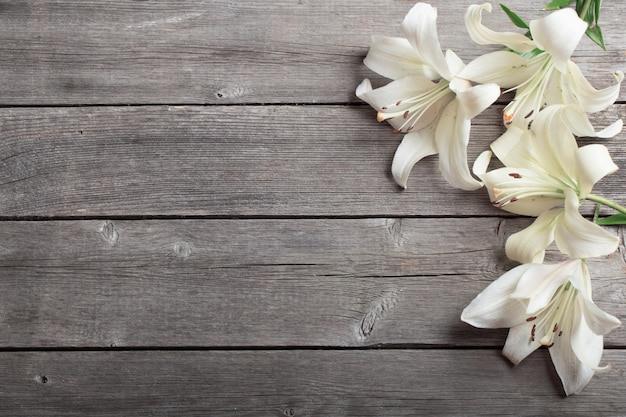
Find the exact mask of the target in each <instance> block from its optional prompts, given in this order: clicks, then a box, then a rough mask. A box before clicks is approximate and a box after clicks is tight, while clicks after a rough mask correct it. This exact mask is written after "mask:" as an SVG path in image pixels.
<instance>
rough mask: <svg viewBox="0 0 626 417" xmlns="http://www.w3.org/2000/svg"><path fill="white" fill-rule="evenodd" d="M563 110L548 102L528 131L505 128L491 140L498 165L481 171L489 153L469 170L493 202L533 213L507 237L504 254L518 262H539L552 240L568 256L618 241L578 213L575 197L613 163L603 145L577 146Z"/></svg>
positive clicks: (589, 253) (604, 251)
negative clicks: (526, 224)
mask: <svg viewBox="0 0 626 417" xmlns="http://www.w3.org/2000/svg"><path fill="white" fill-rule="evenodd" d="M569 112H574V113H576V112H575V109H574V110H572V109H571V108H568V107H566V106H557V105H553V106H549V107H547V108H546V109H544V110H542V111H541V112H540V113H539V115H538V116H537V118H536V119H535V121H534V122H533V124H532V126H531V128H530V129H521V128H519V127H517V126H512V127H510V128H509V129H507V131H506V132H505V133H504V134H503V135H502V136H501V137H500V138H499V139H497V140H496V141H495V142H494V143H492V144H491V149H492V150H493V152H494V153H495V154H496V156H497V157H498V159H499V160H500V161H501V162H502V163H503V164H504V165H505V167H504V168H498V169H495V170H492V171H489V172H486V169H487V165H488V163H489V159H490V155H491V152H490V151H486V153H483V154H482V155H481V157H479V158H478V159H477V161H476V163H475V164H474V173H475V174H476V175H477V176H478V177H479V178H480V179H481V180H482V181H483V182H484V184H485V187H486V188H487V190H488V192H489V196H490V198H491V202H492V204H493V205H494V206H496V207H498V208H501V209H503V210H506V211H509V212H511V213H516V214H521V215H526V216H538V217H537V220H535V222H534V223H533V224H532V225H531V226H530V227H529V228H527V229H525V230H522V231H521V232H518V233H516V234H513V235H512V236H510V237H509V239H508V240H507V243H506V248H505V249H506V253H507V256H508V257H509V258H511V259H513V260H516V261H518V262H520V263H529V262H542V261H543V257H544V253H545V249H546V247H547V246H548V245H549V244H550V243H551V242H552V241H556V244H557V247H558V248H559V250H560V251H561V252H563V253H565V254H567V255H569V256H571V257H574V258H590V257H596V256H604V255H608V254H610V253H612V252H614V251H615V250H616V249H617V245H618V243H619V238H618V237H617V236H615V235H613V234H611V233H609V232H607V231H606V230H604V229H603V228H602V227H600V226H598V225H596V224H594V223H592V222H590V221H588V220H586V219H584V218H583V217H582V216H581V215H580V213H579V212H578V206H579V204H580V203H579V200H583V199H584V198H585V197H586V196H587V195H588V194H589V193H590V192H591V189H592V188H593V185H594V184H595V183H596V182H597V181H598V180H600V179H601V178H603V177H604V176H605V175H608V174H611V173H613V172H615V171H617V169H618V167H617V166H616V165H615V164H614V163H613V160H612V159H611V156H610V155H609V152H608V149H607V148H606V147H605V146H603V145H598V144H592V145H587V146H583V147H581V148H579V147H578V145H577V143H576V139H575V138H574V136H573V135H572V134H571V133H570V132H569V130H568V129H567V126H566V117H565V115H566V114H567V113H569ZM561 205H563V207H560V208H557V206H561Z"/></svg>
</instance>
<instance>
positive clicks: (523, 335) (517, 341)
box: [502, 323, 541, 365]
mask: <svg viewBox="0 0 626 417" xmlns="http://www.w3.org/2000/svg"><path fill="white" fill-rule="evenodd" d="M532 327H533V323H523V324H520V325H519V326H516V327H513V328H511V330H509V335H508V337H507V338H506V343H505V344H504V349H502V353H503V354H504V356H506V357H507V359H509V360H510V361H511V362H513V363H514V364H515V365H517V364H519V363H520V362H521V361H522V360H523V359H524V358H526V357H527V356H528V355H530V354H531V353H533V352H534V351H535V350H537V348H538V347H539V346H541V344H540V343H539V338H538V337H536V338H535V340H532V338H531V332H532Z"/></svg>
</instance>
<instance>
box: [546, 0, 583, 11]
mask: <svg viewBox="0 0 626 417" xmlns="http://www.w3.org/2000/svg"><path fill="white" fill-rule="evenodd" d="M575 1H576V0H552V1H551V2H550V3H548V5H547V6H546V7H545V8H544V10H556V9H562V8H563V7H565V6H567V5H569V4H572V3H574V2H575Z"/></svg>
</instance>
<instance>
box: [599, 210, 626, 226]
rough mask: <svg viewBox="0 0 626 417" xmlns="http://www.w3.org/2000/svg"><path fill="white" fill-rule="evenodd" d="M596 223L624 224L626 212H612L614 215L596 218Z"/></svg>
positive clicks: (625, 222) (605, 224) (604, 224)
mask: <svg viewBox="0 0 626 417" xmlns="http://www.w3.org/2000/svg"><path fill="white" fill-rule="evenodd" d="M596 223H597V224H599V225H600V226H611V225H618V224H626V214H623V213H617V214H614V215H612V216H609V217H604V218H602V219H598V221H596Z"/></svg>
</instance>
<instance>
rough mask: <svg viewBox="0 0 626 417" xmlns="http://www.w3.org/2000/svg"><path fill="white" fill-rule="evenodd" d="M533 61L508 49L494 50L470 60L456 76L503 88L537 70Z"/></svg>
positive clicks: (512, 84) (522, 80) (525, 78)
mask: <svg viewBox="0 0 626 417" xmlns="http://www.w3.org/2000/svg"><path fill="white" fill-rule="evenodd" d="M534 62H535V61H529V60H526V59H524V58H522V57H521V56H519V55H518V54H516V53H513V52H510V51H496V52H491V53H488V54H485V55H481V56H479V57H478V58H476V59H474V60H473V61H471V62H470V63H469V64H467V65H466V66H465V68H463V70H462V71H461V72H459V74H458V77H459V78H464V79H466V80H470V81H474V82H476V83H481V84H486V83H496V84H498V85H499V86H500V87H502V88H503V89H507V88H512V87H516V86H518V85H520V84H522V83H523V82H524V81H526V80H528V79H529V78H530V77H531V76H532V75H533V74H535V73H536V72H537V68H536V67H537V65H534Z"/></svg>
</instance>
